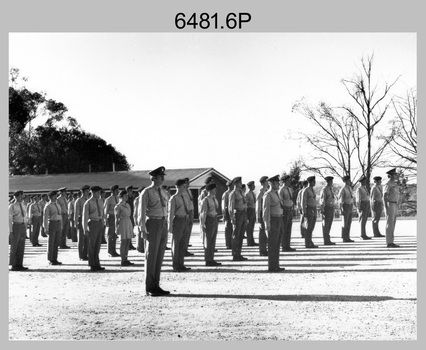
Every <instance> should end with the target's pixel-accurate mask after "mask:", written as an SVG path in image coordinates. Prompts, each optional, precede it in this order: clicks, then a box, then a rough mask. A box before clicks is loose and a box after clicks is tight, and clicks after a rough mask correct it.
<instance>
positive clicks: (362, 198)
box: [356, 176, 371, 240]
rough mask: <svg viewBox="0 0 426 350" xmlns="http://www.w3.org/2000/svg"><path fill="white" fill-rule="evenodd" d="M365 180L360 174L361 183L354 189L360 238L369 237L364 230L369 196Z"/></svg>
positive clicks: (368, 211) (368, 209)
mask: <svg viewBox="0 0 426 350" xmlns="http://www.w3.org/2000/svg"><path fill="white" fill-rule="evenodd" d="M367 181H368V179H367V178H366V177H365V176H362V177H361V178H360V179H359V182H360V184H361V185H360V186H359V187H358V189H357V191H356V203H357V209H358V215H359V223H360V225H361V238H362V239H364V240H367V239H371V237H369V236H367V232H366V230H365V225H366V224H367V219H368V214H369V213H370V197H369V195H368V190H367V187H366V185H367Z"/></svg>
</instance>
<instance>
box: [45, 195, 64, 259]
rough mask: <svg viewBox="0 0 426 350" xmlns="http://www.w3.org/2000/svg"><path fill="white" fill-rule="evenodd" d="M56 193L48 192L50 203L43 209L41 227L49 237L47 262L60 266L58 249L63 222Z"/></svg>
mask: <svg viewBox="0 0 426 350" xmlns="http://www.w3.org/2000/svg"><path fill="white" fill-rule="evenodd" d="M57 193H58V191H51V192H49V199H50V202H49V203H48V204H47V205H46V206H45V207H44V213H43V226H44V229H45V231H46V233H47V234H48V236H49V239H48V247H47V260H49V263H50V265H62V263H61V262H59V261H58V247H59V243H60V240H61V239H62V232H63V227H62V226H63V222H62V218H63V215H62V212H61V207H60V205H59V204H58V202H57V198H56V196H57Z"/></svg>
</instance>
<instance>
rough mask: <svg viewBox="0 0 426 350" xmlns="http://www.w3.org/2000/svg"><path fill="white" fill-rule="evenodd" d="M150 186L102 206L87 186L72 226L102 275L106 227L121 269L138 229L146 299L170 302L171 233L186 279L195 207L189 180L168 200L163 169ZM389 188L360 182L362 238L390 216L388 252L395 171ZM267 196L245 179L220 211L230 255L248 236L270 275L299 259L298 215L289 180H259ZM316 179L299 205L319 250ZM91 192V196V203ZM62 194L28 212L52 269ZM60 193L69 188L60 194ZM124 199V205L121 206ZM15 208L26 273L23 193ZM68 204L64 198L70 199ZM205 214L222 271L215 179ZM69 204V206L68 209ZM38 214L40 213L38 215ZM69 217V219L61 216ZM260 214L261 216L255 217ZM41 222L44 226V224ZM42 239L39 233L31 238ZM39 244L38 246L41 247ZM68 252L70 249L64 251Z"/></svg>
mask: <svg viewBox="0 0 426 350" xmlns="http://www.w3.org/2000/svg"><path fill="white" fill-rule="evenodd" d="M149 174H150V176H151V181H152V184H151V186H149V187H147V188H145V189H144V190H143V191H142V192H141V194H140V196H138V197H136V199H135V200H134V201H133V199H132V200H129V198H130V197H133V196H132V188H130V187H129V188H127V189H126V191H124V190H123V191H121V192H119V193H118V190H119V187H118V186H113V187H112V188H111V192H112V193H111V196H110V197H108V198H107V199H106V200H105V202H103V201H102V200H101V198H100V196H101V195H100V193H101V190H102V189H101V188H100V187H99V186H93V187H91V188H89V186H84V187H83V188H81V196H80V198H77V199H76V200H75V201H74V211H73V216H72V217H73V220H74V222H75V223H77V231H78V251H79V255H80V259H81V260H88V264H89V266H90V268H91V270H92V271H101V270H103V269H104V268H103V267H101V266H100V263H99V251H100V245H101V237H102V235H103V234H102V232H103V230H104V227H105V224H106V226H107V227H108V253H109V254H110V256H119V254H117V253H116V251H115V242H116V238H117V234H119V235H120V236H121V246H120V255H121V260H122V262H121V263H122V265H123V266H128V265H131V264H132V263H131V262H129V261H128V260H127V256H128V250H129V247H130V244H131V238H132V236H133V228H134V227H135V226H136V227H137V232H138V250H139V251H141V252H145V265H144V266H145V269H144V270H145V289H146V293H147V295H151V296H158V295H166V294H169V292H168V291H164V290H163V289H162V288H161V287H160V285H159V282H160V272H161V266H162V261H163V258H164V252H165V250H166V244H167V237H168V233H169V232H170V233H171V234H172V260H173V271H176V272H182V271H187V270H189V269H190V268H189V267H186V266H185V265H184V257H185V256H187V255H188V254H191V255H192V253H189V252H188V246H189V238H190V235H191V231H192V226H193V217H194V205H193V198H192V194H191V192H190V191H189V190H188V186H189V179H180V180H178V181H176V183H175V186H176V190H177V191H176V193H175V194H174V195H173V196H171V197H170V195H169V194H168V193H167V191H165V190H164V189H163V187H162V184H163V182H164V176H165V175H166V174H165V168H164V167H159V168H157V169H155V170H153V171H151V172H150V173H149ZM387 174H388V177H389V179H390V180H389V182H388V183H387V184H386V187H385V191H384V192H383V190H382V187H381V178H380V177H375V178H374V181H375V186H373V188H372V191H371V195H370V197H369V196H368V193H367V190H366V188H365V183H366V181H367V179H365V178H362V179H361V181H360V182H361V186H360V188H359V189H358V191H357V197H358V200H357V203H358V204H357V207H358V210H359V212H360V221H361V224H362V225H361V227H362V228H361V237H362V238H363V239H369V238H370V237H368V236H367V235H366V233H365V223H366V221H367V216H368V211H369V210H370V201H371V208H372V211H373V232H374V235H375V236H377V237H382V235H381V234H380V232H379V230H378V221H379V219H380V216H381V211H382V210H383V207H384V208H385V211H386V216H387V225H386V240H387V246H388V247H392V248H393V247H398V246H397V245H396V244H394V243H393V231H394V227H395V220H396V212H397V202H398V200H399V197H398V196H399V191H398V187H397V184H396V180H397V176H398V175H397V173H396V169H392V170H391V171H389V172H388V173H387ZM325 179H326V181H327V185H326V186H325V187H324V188H323V189H322V191H321V195H320V205H321V213H322V216H323V237H324V244H325V245H333V244H335V243H334V242H331V240H330V234H329V233H330V228H331V224H332V221H333V217H334V209H335V196H334V194H333V190H332V186H333V178H332V177H326V178H325ZM343 181H344V182H345V186H344V187H343V188H342V189H341V190H340V192H339V202H340V206H341V210H342V213H343V221H342V222H343V225H342V239H343V242H353V241H352V240H351V239H350V236H349V235H350V226H351V220H352V207H353V203H354V199H353V193H352V188H351V180H350V178H349V177H344V178H343ZM260 184H261V189H260V191H259V193H258V195H257V196H255V194H254V192H253V190H254V189H255V185H254V182H253V181H251V182H249V183H247V186H248V188H249V191H248V192H247V193H244V192H243V190H242V186H243V184H242V178H241V177H236V178H234V179H233V180H232V181H229V182H228V183H227V186H228V190H227V191H226V192H225V193H224V194H223V196H222V208H223V216H224V221H225V242H226V247H227V248H228V249H232V256H233V260H234V261H243V260H247V258H245V257H244V256H242V254H241V250H242V242H243V237H244V233H245V232H246V233H247V245H249V246H250V245H251V246H255V245H256V246H257V245H258V246H259V254H260V255H261V256H268V270H269V271H271V272H275V271H281V270H284V269H283V268H281V267H279V251H280V245H282V249H283V251H294V250H295V249H294V248H291V247H290V240H291V224H292V213H293V194H292V190H291V188H290V186H289V185H290V176H288V175H286V176H282V177H280V176H279V175H276V176H273V177H267V176H263V177H262V178H261V179H260ZM314 186H315V177H314V176H312V177H309V178H307V180H306V182H305V187H304V188H303V189H302V190H301V191H299V193H298V198H297V201H296V203H297V204H298V208H299V210H300V212H301V217H302V219H301V228H302V235H303V236H304V238H305V246H306V248H316V247H317V246H316V245H314V244H313V242H312V232H313V229H314V227H315V223H316V215H317V214H316V213H317V210H316V209H317V208H316V196H315V192H314V190H313V187H314ZM89 189H90V192H91V196H90V197H89ZM57 192H58V191H51V192H50V193H49V194H48V196H49V198H50V202H49V203H47V204H46V205H45V207H44V210H40V207H39V205H37V203H33V204H31V206H30V209H29V212H30V215H29V216H30V218H31V222H32V224H33V226H34V218H36V222H37V221H40V220H41V221H42V226H43V228H44V230H45V232H46V233H47V234H48V236H49V239H48V259H49V261H50V263H51V264H52V265H60V264H61V263H60V262H58V260H57V255H58V246H61V244H64V243H63V242H64V240H66V232H64V227H65V226H68V228H69V224H67V225H64V224H65V223H66V222H67V218H68V214H69V212H68V211H67V210H66V209H63V210H61V204H60V202H64V203H65V201H64V200H62V201H60V199H61V198H62V197H64V196H60V197H59V198H56V196H57ZM59 192H61V193H64V192H66V188H61V189H60V191H59ZM117 195H118V198H117ZM14 196H15V202H14V203H12V204H11V205H10V207H9V224H10V232H11V249H10V264H11V265H12V270H23V269H27V268H25V267H23V265H22V261H23V253H24V247H25V244H24V242H25V241H24V240H25V235H26V232H25V231H26V230H25V227H26V223H27V220H28V219H27V216H26V214H25V211H24V210H23V207H22V196H23V192H22V191H17V192H15V194H14ZM64 199H65V198H64ZM198 205H199V212H200V226H201V231H202V233H203V235H202V237H203V245H204V257H205V264H206V266H218V265H220V263H219V262H217V261H215V260H214V253H215V251H216V249H215V244H216V236H217V229H218V214H219V205H218V201H217V198H216V184H215V183H214V180H213V178H212V177H209V178H208V179H207V180H206V186H205V188H204V189H203V191H202V192H201V194H200V196H199V198H198ZM69 206H70V203H68V207H69ZM34 207H38V210H37V209H35V208H34ZM63 211H65V212H63ZM256 214H257V215H256ZM256 216H257V220H258V222H259V224H260V229H259V244H257V243H255V242H254V239H253V231H254V223H255V221H256ZM41 217H42V219H41ZM32 232H33V235H35V236H37V237H38V231H37V227H35V228H33V230H32ZM34 242H36V238H35V237H34V238H33V239H32V243H33V245H34ZM36 244H38V242H37V243H36ZM65 247H66V245H65Z"/></svg>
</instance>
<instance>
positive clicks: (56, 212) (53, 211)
mask: <svg viewBox="0 0 426 350" xmlns="http://www.w3.org/2000/svg"><path fill="white" fill-rule="evenodd" d="M58 220H59V221H61V225H62V212H61V207H60V206H59V204H58V202H49V203H48V204H47V205H46V206H45V207H44V217H43V226H44V228H47V227H48V226H49V221H58Z"/></svg>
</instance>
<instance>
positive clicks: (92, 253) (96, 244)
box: [83, 186, 105, 272]
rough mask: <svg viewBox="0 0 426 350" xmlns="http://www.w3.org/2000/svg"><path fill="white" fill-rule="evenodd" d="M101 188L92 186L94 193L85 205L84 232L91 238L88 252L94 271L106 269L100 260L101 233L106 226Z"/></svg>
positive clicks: (91, 189) (90, 264)
mask: <svg viewBox="0 0 426 350" xmlns="http://www.w3.org/2000/svg"><path fill="white" fill-rule="evenodd" d="M101 190H102V188H101V187H99V186H92V187H91V188H90V191H91V192H92V195H91V197H90V198H89V199H88V200H87V201H86V203H84V206H83V230H84V234H85V235H86V236H88V238H89V246H88V249H87V253H88V257H89V266H90V270H91V271H94V272H96V271H102V270H105V267H102V266H101V263H100V261H99V252H100V250H101V242H102V237H101V235H102V231H103V227H104V212H103V210H102V209H103V203H102V200H101Z"/></svg>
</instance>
